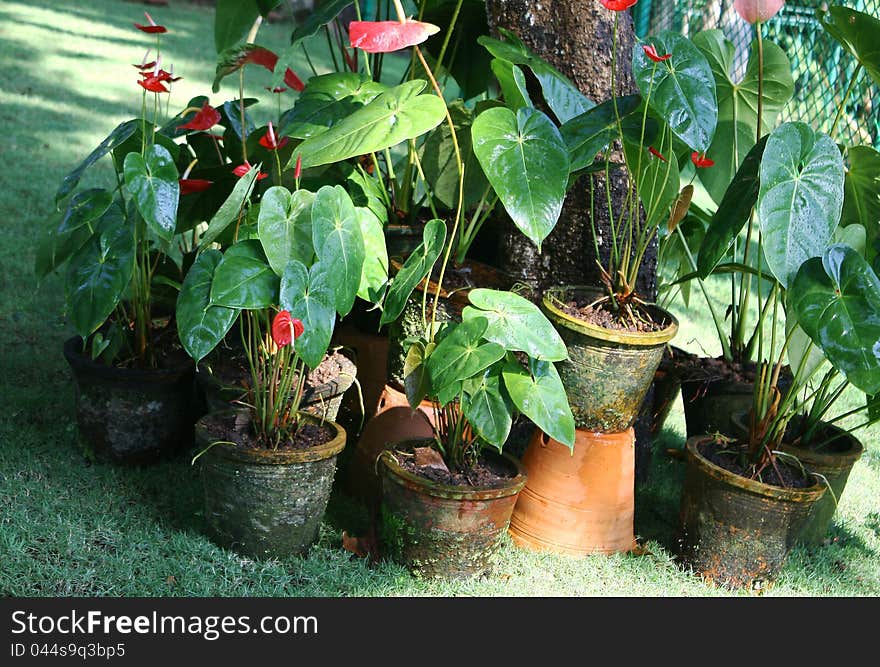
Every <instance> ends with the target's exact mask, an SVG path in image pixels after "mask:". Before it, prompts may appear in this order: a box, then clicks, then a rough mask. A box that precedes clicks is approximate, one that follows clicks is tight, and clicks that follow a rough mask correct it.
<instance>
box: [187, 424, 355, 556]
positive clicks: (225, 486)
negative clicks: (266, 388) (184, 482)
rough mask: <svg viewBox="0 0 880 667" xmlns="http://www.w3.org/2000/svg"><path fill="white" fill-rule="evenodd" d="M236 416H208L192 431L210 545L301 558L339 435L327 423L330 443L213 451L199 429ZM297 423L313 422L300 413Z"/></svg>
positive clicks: (327, 486) (323, 499)
mask: <svg viewBox="0 0 880 667" xmlns="http://www.w3.org/2000/svg"><path fill="white" fill-rule="evenodd" d="M234 414H236V412H235V411H227V412H225V413H212V414H209V415H206V416H205V417H202V419H200V420H199V422H198V423H197V424H196V442H197V444H198V446H199V448H200V449H201V450H205V449H206V448H208V447H210V448H209V449H207V450H206V451H205V453H204V454H202V455H201V456H200V457H199V459H198V462H199V463H200V464H201V478H202V486H203V488H204V494H205V519H206V521H207V524H208V534H209V536H210V537H211V539H212V540H213V541H214V542H216V543H217V544H219V545H220V546H222V547H226V548H230V549H233V550H235V551H236V552H238V553H240V554H243V555H246V556H252V557H254V558H276V557H277V558H283V557H286V556H292V555H298V554H303V553H305V552H306V551H308V548H309V546H311V544H312V542H314V541H315V539H316V538H317V536H318V529H319V527H320V525H321V519H322V517H323V516H324V511H325V509H326V508H327V501H328V500H329V499H330V490H331V488H332V486H333V477H334V475H335V473H336V457H337V455H338V454H339V453H340V452H341V451H342V450H343V449H344V448H345V437H346V436H345V430H344V429H343V428H342V427H341V426H339V425H338V424H335V423H333V422H328V421H325V422H324V423H325V424H327V425H328V426H330V427H331V428H332V429H333V432H334V434H333V437H332V438H331V439H330V440H329V441H327V442H325V443H322V444H320V445H316V446H314V447H310V448H309V449H304V450H292V451H273V450H271V449H254V448H246V447H241V446H238V445H231V444H226V443H224V444H216V445H213V446H211V445H212V439H211V437H210V435H209V433H208V431H207V427H206V424H207V423H208V422H209V421H210V420H212V419H220V418H223V416H225V415H234ZM300 415H301V416H302V417H305V418H306V419H311V420H314V421H317V418H316V417H314V416H313V415H310V414H307V413H300Z"/></svg>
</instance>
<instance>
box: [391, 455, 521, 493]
mask: <svg viewBox="0 0 880 667" xmlns="http://www.w3.org/2000/svg"><path fill="white" fill-rule="evenodd" d="M414 448H415V447H414V446H411V447H407V448H406V449H403V450H400V449H395V450H394V456H395V457H397V461H398V462H399V463H400V467H401V468H403V469H404V470H406V471H407V472H411V473H413V474H414V475H418V476H419V477H423V478H425V479H429V480H431V481H432V482H438V483H440V484H448V485H449V486H470V487H474V488H489V489H496V488H500V487H502V486H505V485H506V484H507V483H508V482H509V481H510V480H511V479H513V478H514V477H515V476H516V473H515V472H514V471H512V470H511V469H510V467H509V466H508V465H505V464H504V463H502V462H501V461H499V460H497V459H490V458H481V459H480V460H479V461H478V462H477V464H476V465H475V466H474V467H473V468H471V469H469V470H466V471H460V472H459V471H449V470H440V469H437V468H434V467H427V466H418V465H416V463H415V455H414V454H413V450H414Z"/></svg>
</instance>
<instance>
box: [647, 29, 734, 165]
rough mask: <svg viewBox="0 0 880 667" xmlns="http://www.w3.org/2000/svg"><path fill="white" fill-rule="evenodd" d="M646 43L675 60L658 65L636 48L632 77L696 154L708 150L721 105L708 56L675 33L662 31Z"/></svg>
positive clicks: (685, 38)
mask: <svg viewBox="0 0 880 667" xmlns="http://www.w3.org/2000/svg"><path fill="white" fill-rule="evenodd" d="M646 43H647V44H651V45H653V46H654V47H655V48H656V49H657V52H658V53H662V54H667V53H668V54H672V58H670V59H669V60H667V61H665V62H661V63H655V62H653V61H652V60H650V59H649V58H648V56H646V55H645V52H644V50H643V49H642V45H641V44H636V45H635V46H634V47H633V63H632V66H633V75H634V76H635V79H636V83H637V84H638V86H639V90H640V91H641V92H642V96H643V97H644V98H645V99H647V100H649V104H650V106H651V108H653V109H655V110H656V111H657V113H659V114H660V116H661V117H662V118H663V120H665V121H666V122H667V123H668V125H669V127H670V129H671V130H672V131H673V132H674V133H675V134H676V136H678V137H679V138H680V139H681V140H682V141H684V142H685V143H686V144H687V145H688V146H690V147H691V148H692V149H693V150H695V151H699V152H701V153H702V152H705V151H708V150H709V147H710V146H711V145H712V138H713V137H714V135H715V127H716V125H717V124H718V102H717V101H716V97H715V78H714V77H713V76H712V69H711V68H710V67H709V63H708V62H707V60H706V56H704V55H703V54H702V52H701V51H700V50H699V49H698V48H697V47H696V46H694V45H693V43H691V41H690V40H689V39H688V38H687V37H684V36H682V35H680V34H678V33H676V32H670V31H665V32H662V33H660V34H659V35H656V36H652V37H649V38H648V39H647V40H646Z"/></svg>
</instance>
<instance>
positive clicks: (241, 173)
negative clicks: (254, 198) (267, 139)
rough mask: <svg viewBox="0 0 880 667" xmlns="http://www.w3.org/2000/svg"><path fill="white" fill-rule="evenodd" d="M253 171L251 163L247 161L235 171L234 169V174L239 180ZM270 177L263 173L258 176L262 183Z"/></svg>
mask: <svg viewBox="0 0 880 667" xmlns="http://www.w3.org/2000/svg"><path fill="white" fill-rule="evenodd" d="M251 169H253V167H252V166H251V163H250V162H247V161H246V162H245V163H244V164H240V165H238V166H237V167H236V168H235V169H233V170H232V173H233V174H235V175H236V176H238V177H239V178H241V177H242V176H244V175H245V174H247V173H248V172H249V171H250V170H251ZM268 176H269V174H266V173H264V172H262V171H261V172H260V173H259V174H257V180H258V181H262V180H263V179H264V178H267V177H268Z"/></svg>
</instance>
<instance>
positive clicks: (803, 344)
mask: <svg viewBox="0 0 880 667" xmlns="http://www.w3.org/2000/svg"><path fill="white" fill-rule="evenodd" d="M785 334H786V339H787V340H788V348H786V349H787V353H788V364H789V366H790V367H791V369H792V372H793V373H794V372H799V373H800V376H799V377H800V378H802V380H803V381H805V382H807V381H809V380H810V378H812V377H814V376H815V375H816V373H818V372H819V370H820V369H822V367H823V366H824V365H826V364H827V363H828V360H827V359H826V358H825V354H824V353H823V352H822V348H821V347H819V346H818V345H816V344H814V343H813V341H812V340H810V337H809V336H807V334H806V333H804V330H803V329H802V328H801V326H800V325H799V324H798V322H797V317H795V316H794V314H793V313H789V314H788V315H787V316H786V318H785Z"/></svg>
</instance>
